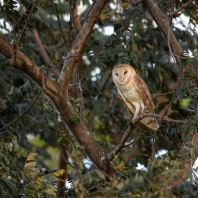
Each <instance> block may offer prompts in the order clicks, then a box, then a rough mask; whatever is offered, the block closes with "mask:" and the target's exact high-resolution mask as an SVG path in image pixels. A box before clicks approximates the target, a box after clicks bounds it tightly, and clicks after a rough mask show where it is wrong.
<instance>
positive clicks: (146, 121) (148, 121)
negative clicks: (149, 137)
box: [140, 118, 159, 131]
mask: <svg viewBox="0 0 198 198" xmlns="http://www.w3.org/2000/svg"><path fill="white" fill-rule="evenodd" d="M140 122H141V123H142V124H143V125H145V126H146V127H148V128H150V129H152V130H154V131H157V130H158V128H159V125H158V123H157V121H156V120H153V119H151V118H143V119H142V120H141V121H140Z"/></svg>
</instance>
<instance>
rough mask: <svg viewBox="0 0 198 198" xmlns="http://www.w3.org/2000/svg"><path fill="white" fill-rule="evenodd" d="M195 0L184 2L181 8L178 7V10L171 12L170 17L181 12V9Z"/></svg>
mask: <svg viewBox="0 0 198 198" xmlns="http://www.w3.org/2000/svg"><path fill="white" fill-rule="evenodd" d="M192 2H193V0H190V1H188V2H187V3H185V4H183V5H182V6H181V7H180V8H178V9H177V10H175V11H173V12H171V13H169V14H168V17H172V16H174V15H176V14H177V13H178V12H180V11H181V10H183V9H185V8H186V7H187V6H188V5H189V4H190V3H192Z"/></svg>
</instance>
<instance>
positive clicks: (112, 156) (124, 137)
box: [107, 124, 135, 161]
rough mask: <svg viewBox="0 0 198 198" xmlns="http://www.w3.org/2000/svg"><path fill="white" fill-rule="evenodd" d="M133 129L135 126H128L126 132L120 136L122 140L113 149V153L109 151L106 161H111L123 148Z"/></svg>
mask: <svg viewBox="0 0 198 198" xmlns="http://www.w3.org/2000/svg"><path fill="white" fill-rule="evenodd" d="M133 129H135V125H134V124H130V125H129V127H128V128H127V130H126V131H125V132H124V135H123V136H122V139H121V140H120V142H119V144H118V145H117V146H116V147H115V149H114V150H113V151H111V152H110V153H109V154H108V155H107V158H108V160H110V161H111V160H112V159H113V158H114V157H115V156H116V155H117V154H118V153H119V152H120V151H121V149H122V148H123V147H124V144H125V142H126V141H127V139H128V137H129V135H130V133H131V131H132V130H133Z"/></svg>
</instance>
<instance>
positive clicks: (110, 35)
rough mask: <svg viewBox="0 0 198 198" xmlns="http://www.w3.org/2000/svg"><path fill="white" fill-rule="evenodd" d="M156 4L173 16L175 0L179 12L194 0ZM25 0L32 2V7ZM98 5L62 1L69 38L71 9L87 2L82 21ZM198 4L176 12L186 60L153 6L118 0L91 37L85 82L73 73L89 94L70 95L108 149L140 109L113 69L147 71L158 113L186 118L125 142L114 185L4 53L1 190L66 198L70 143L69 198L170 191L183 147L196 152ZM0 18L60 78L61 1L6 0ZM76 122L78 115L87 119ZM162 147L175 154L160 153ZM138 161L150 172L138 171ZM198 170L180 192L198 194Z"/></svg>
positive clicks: (0, 66) (5, 31) (0, 59)
mask: <svg viewBox="0 0 198 198" xmlns="http://www.w3.org/2000/svg"><path fill="white" fill-rule="evenodd" d="M155 3H156V4H157V5H158V6H159V8H160V10H161V11H162V12H163V13H164V14H168V13H171V12H173V9H172V8H171V7H172V6H174V9H175V10H176V9H177V8H180V7H181V6H182V5H183V4H184V3H187V1H180V0H178V1H174V0H170V1H155ZM21 4H23V6H25V9H26V12H25V14H24V10H23V9H22V6H20V5H21ZM91 4H94V1H93V2H91V1H87V0H83V1H80V2H77V1H75V0H72V1H57V10H58V16H59V18H60V23H61V24H62V28H63V33H64V35H65V37H66V36H67V35H68V34H69V33H68V32H69V31H70V34H69V36H70V38H69V40H70V41H71V42H72V41H73V40H74V39H75V36H76V35H77V33H78V32H77V31H76V30H75V28H74V27H73V25H71V23H72V20H70V19H69V15H71V12H72V9H73V8H74V7H75V6H79V7H80V8H83V10H84V11H82V13H79V14H80V18H81V23H83V22H84V20H86V12H87V10H88V8H90V5H91ZM197 5H198V1H197V0H195V1H192V2H191V3H189V5H187V6H186V7H184V9H182V10H181V11H180V12H178V13H176V14H175V15H173V17H170V18H169V19H170V23H171V25H172V30H173V32H174V34H175V36H176V38H177V40H178V41H179V43H180V45H181V46H182V48H183V54H182V55H181V56H182V57H183V58H181V65H180V67H178V65H177V63H176V62H175V61H174V58H173V54H170V52H171V50H170V46H169V43H167V42H166V41H165V39H164V38H163V36H162V34H161V32H160V30H159V28H158V26H157V25H156V24H155V22H154V21H153V19H152V17H151V16H150V14H149V13H148V12H147V10H146V7H145V5H144V3H140V4H138V5H137V6H135V5H130V3H128V2H125V1H114V0H112V1H109V3H107V4H106V6H105V8H104V9H103V11H102V13H101V14H100V17H99V19H98V20H97V21H96V24H95V26H94V28H93V30H92V32H91V34H90V36H89V37H88V39H87V41H86V43H85V46H84V50H83V53H82V63H81V69H80V71H79V73H80V74H79V79H78V78H77V77H76V76H73V79H72V82H73V83H76V82H78V81H79V80H80V83H78V85H79V86H80V90H82V94H83V98H81V97H80V96H79V95H78V96H76V97H74V96H73V95H72V92H70V100H71V103H72V105H73V107H74V108H75V110H76V111H77V112H78V114H79V115H80V114H81V113H82V112H81V110H82V109H81V108H80V107H81V105H82V103H83V105H84V111H83V114H84V116H85V124H86V126H87V128H88V129H89V130H90V131H91V132H92V135H93V136H94V138H95V139H96V140H97V142H98V143H99V144H100V145H101V146H102V148H104V150H105V151H106V152H107V153H109V152H111V151H112V150H113V149H114V148H115V146H116V145H117V144H118V143H119V141H120V139H121V137H122V135H123V134H124V132H125V130H126V129H127V127H128V120H129V119H130V117H131V116H132V115H131V114H130V113H129V111H128V110H127V107H126V106H125V104H124V103H123V101H122V100H120V98H119V96H118V94H117V90H116V88H115V85H114V84H113V82H112V77H111V70H112V68H113V67H114V66H115V65H116V64H119V63H128V64H130V65H133V66H134V68H135V69H136V71H137V73H139V74H140V75H141V76H142V77H143V78H144V80H145V82H146V83H147V85H148V87H149V90H150V92H151V94H152V97H153V100H154V104H155V106H156V109H155V111H156V113H157V114H161V115H164V116H165V115H168V117H170V118H172V119H174V120H183V121H186V122H185V123H180V124H177V123H169V122H161V123H160V128H159V130H158V131H157V132H153V131H151V130H149V129H147V128H145V127H144V126H141V125H139V124H137V125H136V127H135V129H134V130H133V131H132V133H131V134H130V137H129V138H128V142H127V143H126V144H125V147H124V148H123V149H122V150H121V152H120V153H119V154H118V155H117V156H116V157H115V158H114V159H113V161H112V162H111V163H112V164H114V166H115V170H116V174H115V177H114V179H113V180H112V181H111V182H109V180H108V179H107V180H106V178H105V175H104V174H103V173H102V172H101V171H100V170H97V169H95V167H94V165H93V164H92V162H91V160H90V159H89V158H88V157H87V156H86V155H85V153H84V151H83V146H82V145H79V144H78V143H77V142H76V140H75V138H74V137H73V135H72V134H71V133H69V132H68V133H67V134H66V133H65V127H64V125H63V124H62V121H61V119H60V117H59V115H58V114H57V112H56V110H55V108H54V105H53V103H51V100H50V98H49V97H48V96H46V95H45V94H44V92H43V89H42V88H40V87H38V86H37V85H36V83H35V82H33V81H32V79H30V78H28V77H27V76H26V75H25V74H24V73H22V72H21V71H19V70H17V69H15V68H13V67H10V66H8V65H7V64H6V58H5V56H3V55H2V54H0V128H3V127H4V129H3V130H1V129H0V130H1V131H0V172H1V174H0V196H1V197H6V196H8V197H57V196H58V195H57V185H56V182H57V178H58V177H59V176H60V175H62V174H63V172H64V170H62V169H60V167H59V166H58V163H59V162H58V161H59V153H60V157H61V156H62V155H61V152H59V150H61V148H63V147H64V148H65V149H66V150H67V152H68V154H69V158H68V159H65V164H66V165H67V169H65V171H66V172H67V185H66V187H65V188H64V189H63V190H65V191H66V193H67V195H68V196H77V197H170V194H169V193H170V189H168V187H167V186H168V185H169V184H170V181H172V179H173V178H177V177H179V176H178V172H179V171H181V170H180V167H181V164H182V162H181V161H180V156H179V151H180V148H181V147H182V146H183V147H185V149H186V150H187V152H189V156H190V152H191V150H190V149H191V148H193V145H192V138H193V135H194V131H195V128H196V126H197V124H198V119H197V102H198V82H197V76H196V73H193V71H194V70H193V69H194V68H195V69H197V68H198V64H197V56H198V55H197V42H198V37H197V28H196V26H197V23H198V9H197ZM23 8H24V7H23ZM0 19H1V21H0V24H1V27H0V31H1V35H4V37H5V38H6V39H7V40H8V41H9V42H11V43H13V46H14V45H15V43H14V41H17V42H18V43H17V45H18V47H17V49H18V50H20V51H21V52H23V53H24V54H25V55H26V56H27V57H28V58H29V59H30V60H32V61H34V62H35V63H36V64H37V65H38V66H39V68H40V70H42V71H43V72H44V73H46V74H47V75H48V76H49V77H50V78H51V79H52V80H53V81H55V82H57V81H58V78H57V75H55V73H53V68H51V65H50V64H51V62H52V63H53V65H55V66H56V68H57V69H58V71H61V68H62V65H63V62H64V60H65V57H66V56H67V50H66V48H65V45H64V41H63V37H62V34H61V31H60V25H59V23H58V21H57V13H56V6H55V5H54V1H47V0H44V1H40V0H37V1H29V0H26V1H25V0H21V1H20V3H18V1H15V0H11V1H7V0H4V1H3V2H1V4H0ZM71 26H72V28H71ZM35 29H36V30H37V32H38V34H39V37H40V39H41V41H42V43H43V44H44V47H45V51H46V52H47V53H48V55H49V57H50V61H51V62H50V63H46V61H45V60H44V58H43V56H42V54H41V53H40V51H39V48H38V46H37V44H36V42H35V37H33V31H34V30H35ZM0 47H3V44H0ZM13 50H14V47H13ZM188 65H191V66H193V69H192V70H190V69H189V67H188ZM27 109H28V110H27ZM26 111H27V112H26ZM24 112H25V113H24ZM16 118H17V120H15V119H16ZM73 119H75V120H76V121H78V119H79V118H76V117H74V118H73ZM13 120H15V121H14V122H13V123H12V124H11V125H9V127H5V126H6V125H8V124H10V123H11V122H12V121H13ZM162 149H165V150H167V153H166V154H164V155H161V156H158V157H156V156H155V154H156V153H157V152H158V151H159V150H162ZM36 153H38V156H37V157H36V158H35V156H36V155H37V154H36ZM189 159H190V158H189ZM194 160H195V159H194ZM138 163H139V164H141V165H144V166H145V169H141V170H139V169H137V165H138ZM189 163H190V162H189ZM66 165H65V166H66ZM182 171H184V172H185V170H184V169H183V170H182ZM186 171H189V170H186ZM192 172H193V173H194V175H196V169H194V170H193V171H191V172H190V173H188V176H189V180H188V181H186V180H185V181H182V180H181V181H180V182H178V184H177V185H175V186H174V188H173V190H172V194H171V196H173V194H174V196H175V197H198V190H197V189H198V183H197V180H196V179H195V178H196V177H195V178H194V175H193V173H192Z"/></svg>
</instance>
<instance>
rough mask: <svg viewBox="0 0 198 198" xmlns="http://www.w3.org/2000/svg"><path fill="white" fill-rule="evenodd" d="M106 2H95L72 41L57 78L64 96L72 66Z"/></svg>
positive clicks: (66, 92)
mask: <svg viewBox="0 0 198 198" xmlns="http://www.w3.org/2000/svg"><path fill="white" fill-rule="evenodd" d="M107 2H108V1H107V0H100V1H99V0H97V1H96V2H95V3H94V6H93V9H92V10H91V12H90V14H89V16H88V19H87V21H85V22H84V24H83V26H82V29H81V30H80V32H79V34H78V35H77V37H76V39H75V40H74V42H73V44H72V47H71V50H70V52H69V54H68V56H67V59H66V60H65V63H64V66H63V69H62V71H61V75H60V78H59V82H60V85H61V88H62V89H64V91H65V95H66V96H67V94H68V85H69V81H70V79H71V75H72V71H73V69H74V65H75V63H76V62H77V58H78V57H79V55H80V53H81V51H82V49H83V47H84V44H85V42H86V40H87V38H88V35H89V34H90V32H91V30H92V29H93V26H94V24H95V21H96V20H97V18H98V17H99V15H100V13H101V11H102V10H103V8H104V6H105V5H106V3H107Z"/></svg>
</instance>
